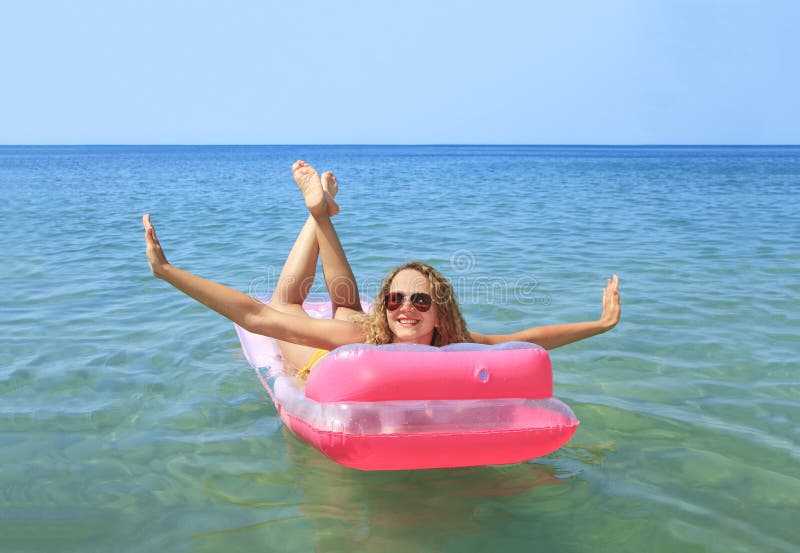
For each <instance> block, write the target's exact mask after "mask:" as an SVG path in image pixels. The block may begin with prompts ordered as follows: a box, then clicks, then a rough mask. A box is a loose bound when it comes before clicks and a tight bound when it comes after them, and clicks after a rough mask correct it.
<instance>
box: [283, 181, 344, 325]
mask: <svg viewBox="0 0 800 553" xmlns="http://www.w3.org/2000/svg"><path fill="white" fill-rule="evenodd" d="M322 187H323V193H324V195H325V202H326V205H327V209H328V211H329V215H330V216H333V215H336V214H337V213H338V212H339V206H338V205H337V204H336V201H335V200H334V196H336V193H337V192H338V184H337V182H336V178H335V177H334V176H333V173H332V172H330V171H328V172H325V173H323V174H322ZM316 226H317V224H316V222H315V221H314V218H313V217H312V216H310V215H309V217H308V219H307V220H306V222H305V224H304V225H303V228H302V229H301V230H300V233H299V234H298V235H297V238H296V239H295V242H294V245H293V246H292V249H291V251H290V252H289V255H288V256H287V257H286V262H285V263H284V265H283V269H281V274H280V276H279V277H278V282H277V283H276V284H275V290H274V292H273V295H272V299H271V301H270V303H271V304H272V305H274V306H275V307H276V308H281V309H282V310H285V311H287V312H292V313H297V314H304V313H305V311H302V313H301V310H302V305H303V302H304V301H305V300H306V298H307V297H308V293H309V291H310V290H311V286H312V284H313V283H314V276H315V274H316V270H317V261H318V259H319V244H318V242H317V230H316Z"/></svg>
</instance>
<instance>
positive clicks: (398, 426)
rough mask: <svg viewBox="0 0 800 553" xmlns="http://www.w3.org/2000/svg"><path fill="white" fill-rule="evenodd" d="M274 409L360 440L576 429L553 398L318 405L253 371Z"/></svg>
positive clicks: (291, 384) (293, 382)
mask: <svg viewBox="0 0 800 553" xmlns="http://www.w3.org/2000/svg"><path fill="white" fill-rule="evenodd" d="M257 372H258V374H259V377H260V379H261V380H262V382H264V384H265V385H266V386H267V387H268V389H269V391H270V393H271V395H272V396H273V400H274V401H275V403H276V405H279V406H280V407H279V408H280V409H281V410H282V411H284V413H285V414H288V415H291V416H293V417H297V418H300V419H302V420H303V421H305V422H306V423H307V424H309V425H311V426H312V427H313V428H315V429H316V430H318V431H322V432H341V433H345V434H361V435H381V434H385V435H391V434H395V435H396V434H414V433H464V432H492V431H509V430H530V429H532V428H533V429H548V428H563V427H565V426H569V427H571V426H576V425H577V424H578V420H577V418H576V417H575V414H574V413H573V412H572V410H571V409H570V408H569V407H568V406H567V405H566V404H564V403H563V402H561V401H560V400H558V399H557V398H554V397H551V398H547V399H535V400H532V399H524V398H503V399H475V400H470V399H461V400H406V401H376V402H337V403H318V402H316V401H314V400H311V399H308V398H307V397H306V395H305V387H304V385H303V383H302V382H301V381H300V380H299V379H297V378H295V377H293V376H287V375H285V374H283V372H282V371H280V370H275V371H272V370H270V369H269V368H261V369H257Z"/></svg>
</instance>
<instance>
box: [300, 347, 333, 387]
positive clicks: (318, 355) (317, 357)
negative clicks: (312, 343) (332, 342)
mask: <svg viewBox="0 0 800 553" xmlns="http://www.w3.org/2000/svg"><path fill="white" fill-rule="evenodd" d="M328 353H330V352H329V351H328V350H326V349H318V350H315V351H314V355H312V356H311V359H309V360H308V363H306V364H305V365H304V366H303V368H302V369H300V370H299V371H297V378H299V379H300V380H305V379H306V378H308V373H310V372H311V369H313V368H314V366H316V364H317V363H319V362H320V361H321V360H322V358H323V357H325V356H326V355H328Z"/></svg>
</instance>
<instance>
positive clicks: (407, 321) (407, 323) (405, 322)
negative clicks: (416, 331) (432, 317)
mask: <svg viewBox="0 0 800 553" xmlns="http://www.w3.org/2000/svg"><path fill="white" fill-rule="evenodd" d="M397 323H398V324H400V325H402V326H414V325H416V324H418V323H419V321H418V320H416V319H397Z"/></svg>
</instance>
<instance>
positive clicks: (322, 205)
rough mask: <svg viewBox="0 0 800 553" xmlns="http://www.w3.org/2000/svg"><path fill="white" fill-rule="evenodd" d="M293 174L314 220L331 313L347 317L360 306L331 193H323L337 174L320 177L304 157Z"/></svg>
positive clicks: (360, 310)
mask: <svg viewBox="0 0 800 553" xmlns="http://www.w3.org/2000/svg"><path fill="white" fill-rule="evenodd" d="M292 174H293V175H294V179H295V182H296V183H297V186H298V188H300V191H301V192H302V193H303V198H304V199H305V201H306V207H308V210H309V212H311V216H312V217H313V219H314V221H315V223H316V239H317V246H318V251H319V254H320V256H321V257H322V270H323V273H324V275H325V285H326V286H327V288H328V293H329V294H330V297H331V303H332V304H333V310H334V315H335V317H336V318H345V319H350V317H351V316H352V315H354V314H357V313H361V312H362V309H361V301H360V296H359V293H358V285H357V284H356V279H355V276H354V275H353V270H352V269H351V267H350V264H349V263H348V261H347V256H346V255H345V253H344V248H342V243H341V242H340V241H339V236H338V235H337V234H336V229H335V228H334V227H333V223H332V222H331V220H330V215H331V214H332V212H333V210H332V209H331V206H330V199H332V195H331V194H326V193H325V188H328V189H331V190H336V189H337V183H336V177H334V176H333V173H330V172H328V173H324V174H323V179H322V180H320V177H319V175H318V174H317V172H316V170H314V168H313V167H311V166H310V165H308V164H307V163H305V162H304V161H297V162H296V163H295V164H294V165H293V166H292Z"/></svg>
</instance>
